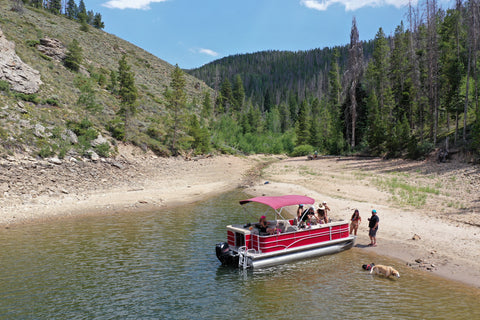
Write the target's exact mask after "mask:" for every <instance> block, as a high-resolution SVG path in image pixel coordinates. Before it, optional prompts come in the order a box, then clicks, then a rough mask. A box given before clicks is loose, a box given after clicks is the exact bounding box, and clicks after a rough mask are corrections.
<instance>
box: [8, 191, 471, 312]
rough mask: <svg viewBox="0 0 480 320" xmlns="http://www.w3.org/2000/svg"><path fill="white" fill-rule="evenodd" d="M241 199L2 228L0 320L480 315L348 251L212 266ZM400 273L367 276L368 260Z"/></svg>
mask: <svg viewBox="0 0 480 320" xmlns="http://www.w3.org/2000/svg"><path fill="white" fill-rule="evenodd" d="M245 197H246V196H245V195H244V194H242V193H240V192H232V193H228V194H223V195H221V196H219V197H215V198H211V199H209V200H206V201H204V202H201V203H197V204H195V205H189V206H182V207H178V208H175V209H169V210H162V211H157V212H145V213H135V214H122V215H111V216H98V217H82V218H74V219H65V220H61V221H54V222H49V223H45V224H33V225H27V226H14V227H11V228H9V229H1V230H0V243H1V246H2V248H1V250H0V319H228V318H231V319H265V318H278V319H291V318H299V319H304V318H307V317H314V318H318V319H320V318H323V319H340V318H343V319H364V318H371V319H434V318H435V319H450V318H454V319H480V290H478V289H475V288H471V287H466V286H463V285H461V284H458V283H455V282H450V281H447V280H444V279H440V278H437V277H434V276H432V275H430V274H425V273H420V272H417V271H413V270H411V269H409V268H407V267H404V266H403V264H402V263H400V262H398V261H394V260H389V259H388V258H381V259H382V260H381V261H378V259H379V258H376V259H377V261H372V259H374V258H373V256H369V255H367V254H366V253H365V252H364V251H363V250H361V249H358V248H354V249H352V250H348V251H346V252H342V253H340V254H336V255H331V256H325V257H320V258H317V259H313V260H306V261H300V262H297V263H292V264H287V265H282V266H278V267H273V268H268V269H261V270H255V271H251V270H249V271H244V270H237V269H232V268H226V267H222V266H220V264H219V262H218V260H217V258H216V257H215V244H216V243H217V242H220V241H224V240H225V239H226V230H225V225H226V224H229V223H232V222H236V223H242V222H243V221H244V219H243V217H244V214H243V210H242V209H241V208H240V206H239V205H238V200H239V199H242V198H245ZM370 262H376V263H384V264H391V265H394V266H396V267H397V269H398V270H399V271H400V274H401V278H400V279H385V278H380V277H373V276H371V275H369V274H368V272H366V271H364V270H363V269H362V268H361V265H362V264H364V263H370Z"/></svg>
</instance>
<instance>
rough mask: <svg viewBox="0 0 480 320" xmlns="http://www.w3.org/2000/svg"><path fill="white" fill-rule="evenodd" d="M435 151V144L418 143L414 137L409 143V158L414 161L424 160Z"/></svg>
mask: <svg viewBox="0 0 480 320" xmlns="http://www.w3.org/2000/svg"><path fill="white" fill-rule="evenodd" d="M432 150H433V143H431V142H427V141H425V142H423V143H420V144H419V143H418V142H417V140H416V139H415V138H414V137H412V138H410V141H409V142H408V147H407V158H409V159H412V160H418V159H424V158H425V157H426V156H427V155H428V154H429V153H430V152H432Z"/></svg>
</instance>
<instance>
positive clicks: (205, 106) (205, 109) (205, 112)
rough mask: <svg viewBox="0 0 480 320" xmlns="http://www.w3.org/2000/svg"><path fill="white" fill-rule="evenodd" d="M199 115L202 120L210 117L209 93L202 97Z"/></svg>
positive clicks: (206, 92) (210, 103)
mask: <svg viewBox="0 0 480 320" xmlns="http://www.w3.org/2000/svg"><path fill="white" fill-rule="evenodd" d="M200 114H201V116H202V118H204V119H208V118H210V117H211V116H212V101H211V98H210V92H208V91H205V93H204V95H203V102H202V111H201V113H200Z"/></svg>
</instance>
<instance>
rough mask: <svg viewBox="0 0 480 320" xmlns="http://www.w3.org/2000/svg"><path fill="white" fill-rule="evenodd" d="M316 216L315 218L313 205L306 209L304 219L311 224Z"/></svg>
mask: <svg viewBox="0 0 480 320" xmlns="http://www.w3.org/2000/svg"><path fill="white" fill-rule="evenodd" d="M314 218H315V207H314V206H311V207H310V208H308V210H305V211H304V213H303V217H302V221H303V222H304V223H310V224H311V223H312V221H313V219H314ZM315 220H316V219H315Z"/></svg>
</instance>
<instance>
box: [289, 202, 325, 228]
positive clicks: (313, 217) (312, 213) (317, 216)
mask: <svg viewBox="0 0 480 320" xmlns="http://www.w3.org/2000/svg"><path fill="white" fill-rule="evenodd" d="M328 211H330V208H329V207H328V206H327V202H326V201H323V202H322V204H321V205H320V206H319V207H318V208H317V210H315V206H310V207H309V208H308V209H305V208H304V205H303V204H300V205H299V206H298V209H297V216H296V218H295V219H294V221H293V223H294V224H295V225H298V226H300V227H304V226H309V225H316V224H323V223H329V222H330V219H329V218H328Z"/></svg>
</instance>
